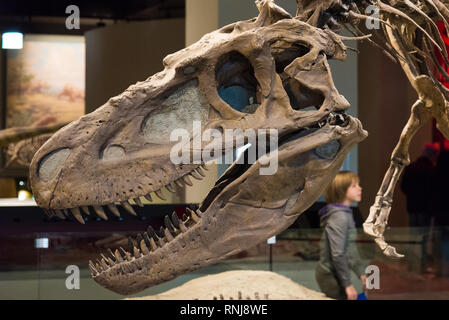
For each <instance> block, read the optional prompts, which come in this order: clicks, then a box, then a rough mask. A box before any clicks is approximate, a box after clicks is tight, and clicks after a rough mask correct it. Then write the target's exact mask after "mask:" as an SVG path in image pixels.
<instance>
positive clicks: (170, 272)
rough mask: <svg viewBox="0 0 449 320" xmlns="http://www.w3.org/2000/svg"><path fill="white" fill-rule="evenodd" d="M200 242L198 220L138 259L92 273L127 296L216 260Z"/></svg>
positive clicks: (96, 278)
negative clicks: (96, 273)
mask: <svg viewBox="0 0 449 320" xmlns="http://www.w3.org/2000/svg"><path fill="white" fill-rule="evenodd" d="M218 260H220V259H218V258H217V257H213V255H212V253H211V252H209V251H208V250H207V248H206V247H205V246H204V244H203V243H202V237H201V223H197V224H196V225H194V226H192V227H191V228H189V230H187V231H186V232H184V233H181V234H178V235H177V236H176V238H175V239H174V240H172V241H170V242H168V243H166V244H165V245H164V246H162V247H158V248H157V249H156V250H154V251H151V252H150V253H148V254H145V255H144V254H141V256H140V257H139V258H136V257H132V258H131V259H130V261H123V262H119V263H117V264H116V265H114V266H111V267H110V268H109V269H108V270H106V271H103V272H101V273H100V274H98V275H96V276H93V279H94V280H95V281H96V282H97V283H99V284H100V285H102V286H103V287H105V288H107V289H109V290H111V291H114V292H116V293H118V294H122V295H129V294H133V293H137V292H139V291H142V290H144V289H146V288H149V287H152V286H155V285H158V284H160V283H163V282H166V281H170V280H172V279H174V278H176V277H177V276H179V275H181V274H184V273H188V272H192V271H194V270H197V269H199V268H202V267H205V266H207V265H210V264H213V263H215V262H217V261H218Z"/></svg>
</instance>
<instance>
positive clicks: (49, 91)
mask: <svg viewBox="0 0 449 320" xmlns="http://www.w3.org/2000/svg"><path fill="white" fill-rule="evenodd" d="M4 51H6V53H4V55H5V57H4V58H3V60H4V62H3V68H2V69H3V70H2V71H3V75H2V78H3V80H4V81H3V82H4V84H3V92H4V96H5V97H4V99H3V100H4V103H3V108H4V110H2V111H3V112H2V114H3V117H2V118H3V119H2V120H3V121H2V124H1V126H2V128H0V129H7V128H16V127H42V126H51V125H57V124H65V123H69V122H71V121H73V120H76V119H78V118H79V117H81V116H82V115H83V114H84V113H85V102H84V101H85V100H84V95H85V42H84V37H83V36H60V35H25V36H24V42H23V49H18V50H4ZM50 136H51V134H43V135H40V136H36V137H34V138H30V139H25V140H22V141H19V142H17V143H12V144H10V145H8V146H7V147H4V148H3V149H2V157H1V159H0V160H1V163H0V167H1V170H0V175H1V176H23V174H26V176H28V172H27V167H28V165H29V163H30V161H31V159H32V156H33V155H34V153H35V152H36V151H37V150H38V149H39V147H40V146H41V145H42V144H43V143H44V142H45V141H46V140H47V139H48V138H49V137H50Z"/></svg>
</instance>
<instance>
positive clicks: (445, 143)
mask: <svg viewBox="0 0 449 320" xmlns="http://www.w3.org/2000/svg"><path fill="white" fill-rule="evenodd" d="M437 26H438V30H439V31H440V34H441V38H442V39H443V41H444V44H445V45H446V51H447V52H449V37H448V35H447V32H446V28H445V27H444V22H443V21H437ZM435 53H436V56H437V59H438V63H439V64H440V66H441V67H442V68H443V69H444V70H446V72H447V73H448V74H449V66H447V65H446V63H445V61H444V59H443V57H442V56H441V54H440V52H439V51H438V50H436V49H435ZM434 74H435V75H436V77H437V79H438V81H440V82H441V83H442V84H443V85H444V86H445V87H446V88H449V81H447V80H446V78H445V77H443V76H442V75H441V73H440V72H439V71H438V70H435V71H434ZM432 141H433V142H437V143H439V144H440V150H449V140H448V139H446V138H444V136H443V134H442V133H441V132H440V131H439V130H438V129H437V127H436V121H435V119H433V122H432Z"/></svg>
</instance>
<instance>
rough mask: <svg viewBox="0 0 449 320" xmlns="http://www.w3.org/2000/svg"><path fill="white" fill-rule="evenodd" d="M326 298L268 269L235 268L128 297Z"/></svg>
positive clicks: (174, 298) (142, 298)
mask: <svg viewBox="0 0 449 320" xmlns="http://www.w3.org/2000/svg"><path fill="white" fill-rule="evenodd" d="M196 299H199V300H213V299H219V300H220V299H225V300H230V299H234V300H236V299H251V300H255V299H263V300H328V298H327V297H325V295H324V294H323V293H321V292H317V291H314V290H310V289H307V288H305V287H303V286H301V285H299V284H298V283H296V282H294V281H292V280H290V279H289V278H287V277H285V276H282V275H280V274H277V273H274V272H270V271H257V270H234V271H226V272H222V273H218V274H214V275H209V276H204V277H200V278H197V279H193V280H190V281H188V282H186V283H185V284H183V285H182V286H179V287H176V288H173V289H171V290H168V291H166V292H163V293H160V294H157V295H152V296H146V297H139V298H132V299H130V300H196Z"/></svg>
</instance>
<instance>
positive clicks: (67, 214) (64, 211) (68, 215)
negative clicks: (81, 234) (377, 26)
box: [62, 209, 70, 217]
mask: <svg viewBox="0 0 449 320" xmlns="http://www.w3.org/2000/svg"><path fill="white" fill-rule="evenodd" d="M62 212H63V213H64V215H65V216H66V217H70V213H69V210H67V209H62Z"/></svg>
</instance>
